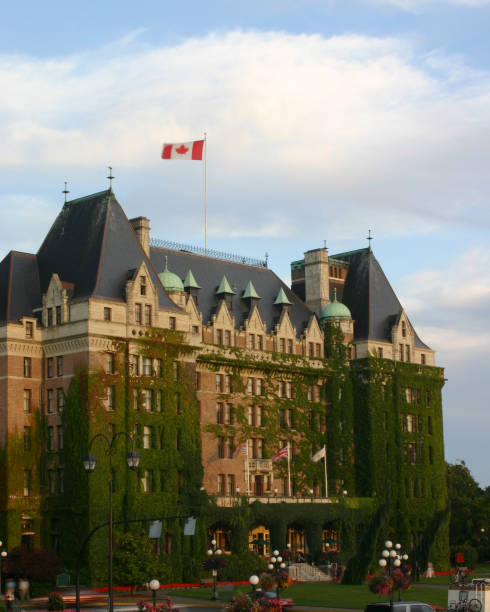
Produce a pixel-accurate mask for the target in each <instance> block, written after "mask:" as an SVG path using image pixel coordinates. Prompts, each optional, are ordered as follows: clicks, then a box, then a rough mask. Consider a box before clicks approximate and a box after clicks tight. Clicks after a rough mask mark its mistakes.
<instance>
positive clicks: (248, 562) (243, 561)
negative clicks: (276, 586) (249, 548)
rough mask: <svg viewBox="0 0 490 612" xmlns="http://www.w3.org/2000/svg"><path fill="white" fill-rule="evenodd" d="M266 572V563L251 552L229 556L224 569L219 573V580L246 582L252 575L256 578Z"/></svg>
mask: <svg viewBox="0 0 490 612" xmlns="http://www.w3.org/2000/svg"><path fill="white" fill-rule="evenodd" d="M266 570H267V564H266V562H265V561H264V560H263V559H261V558H260V557H258V556H257V555H255V554H254V553H251V552H246V553H244V554H241V555H230V557H228V563H227V565H226V567H225V568H223V569H222V570H220V572H219V576H218V578H219V580H248V579H249V578H250V576H251V575H252V574H256V575H257V576H258V575H259V574H261V573H262V572H264V571H266Z"/></svg>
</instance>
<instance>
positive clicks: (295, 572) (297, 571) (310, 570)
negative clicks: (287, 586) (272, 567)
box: [288, 563, 332, 582]
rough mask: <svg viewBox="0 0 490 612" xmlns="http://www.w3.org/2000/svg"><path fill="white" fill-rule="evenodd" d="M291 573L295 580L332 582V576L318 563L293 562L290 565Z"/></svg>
mask: <svg viewBox="0 0 490 612" xmlns="http://www.w3.org/2000/svg"><path fill="white" fill-rule="evenodd" d="M288 570H289V575H290V576H291V578H292V579H293V580H300V581H301V582H331V581H332V578H331V576H329V575H328V574H327V572H324V571H323V570H321V569H320V568H319V567H316V565H310V564H309V563H291V565H290V566H289V567H288Z"/></svg>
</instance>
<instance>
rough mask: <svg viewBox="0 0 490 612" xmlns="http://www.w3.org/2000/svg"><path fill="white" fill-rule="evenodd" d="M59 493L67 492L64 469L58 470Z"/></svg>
mask: <svg viewBox="0 0 490 612" xmlns="http://www.w3.org/2000/svg"><path fill="white" fill-rule="evenodd" d="M58 492H59V493H64V492H65V470H64V469H63V468H58Z"/></svg>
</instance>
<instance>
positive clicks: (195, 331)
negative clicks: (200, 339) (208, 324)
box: [192, 325, 199, 334]
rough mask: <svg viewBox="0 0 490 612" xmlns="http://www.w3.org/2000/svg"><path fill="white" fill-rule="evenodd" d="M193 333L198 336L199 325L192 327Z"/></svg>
mask: <svg viewBox="0 0 490 612" xmlns="http://www.w3.org/2000/svg"><path fill="white" fill-rule="evenodd" d="M192 333H193V334H198V333H199V326H198V325H193V326H192Z"/></svg>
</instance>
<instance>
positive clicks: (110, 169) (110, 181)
mask: <svg viewBox="0 0 490 612" xmlns="http://www.w3.org/2000/svg"><path fill="white" fill-rule="evenodd" d="M107 167H108V168H109V176H107V177H106V178H108V179H109V191H112V179H115V178H116V177H115V176H112V166H107Z"/></svg>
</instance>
